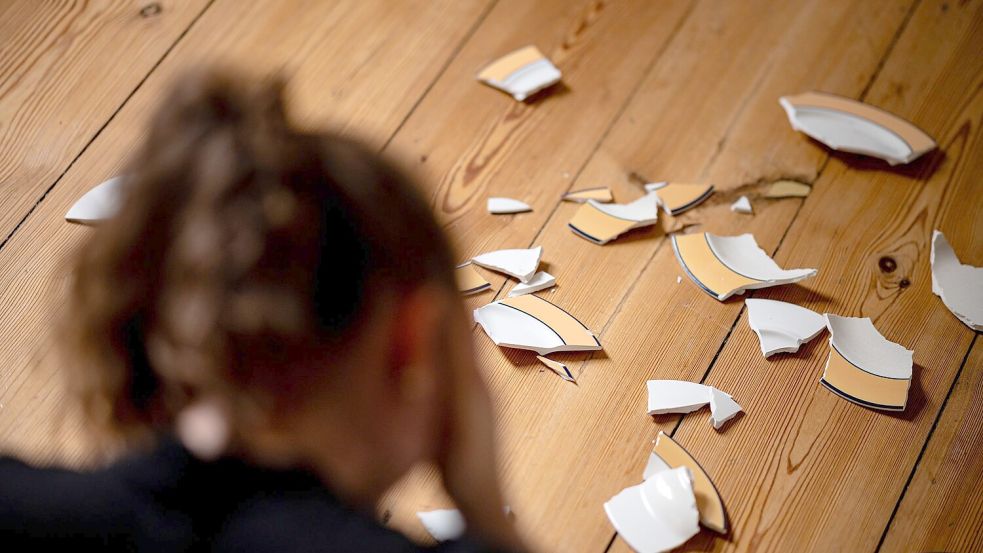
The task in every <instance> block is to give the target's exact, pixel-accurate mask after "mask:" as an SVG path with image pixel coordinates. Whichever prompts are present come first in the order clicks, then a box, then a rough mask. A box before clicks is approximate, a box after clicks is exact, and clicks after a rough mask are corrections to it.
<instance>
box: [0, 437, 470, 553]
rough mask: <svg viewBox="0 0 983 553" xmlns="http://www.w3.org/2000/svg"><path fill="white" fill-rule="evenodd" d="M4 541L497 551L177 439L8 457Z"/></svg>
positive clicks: (0, 501)
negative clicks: (83, 464)
mask: <svg viewBox="0 0 983 553" xmlns="http://www.w3.org/2000/svg"><path fill="white" fill-rule="evenodd" d="M0 544H2V545H0V548H2V549H3V550H4V551H19V550H22V549H27V548H28V547H30V548H31V549H33V550H38V548H39V546H40V547H41V548H42V549H44V550H47V549H48V548H49V547H52V548H53V547H65V548H66V549H65V550H68V549H67V547H72V548H76V547H78V546H95V547H97V548H99V549H103V550H105V549H113V550H125V551H277V552H291V551H337V552H349V551H372V552H374V551H378V552H390V551H393V552H395V551H399V552H404V551H433V552H438V551H439V552H442V553H451V552H454V553H464V552H477V551H487V549H484V548H482V547H481V546H480V545H478V544H476V543H474V542H471V541H469V540H467V539H462V540H459V541H453V542H446V543H443V544H441V545H439V546H437V547H435V548H420V547H418V546H416V545H414V544H413V543H412V542H410V541H409V540H408V539H407V538H406V537H404V536H403V535H402V534H400V533H398V532H395V531H393V530H390V529H388V528H386V527H384V526H382V525H380V524H379V523H377V522H376V521H375V520H373V518H372V517H370V516H368V515H366V514H363V513H361V512H357V511H354V510H352V509H349V508H348V507H346V506H345V505H343V504H342V503H341V502H340V501H339V500H338V499H337V498H336V497H335V496H334V495H333V494H332V493H331V492H330V491H329V490H328V489H327V488H326V487H325V486H323V485H322V483H321V482H320V481H319V480H318V479H317V478H316V477H315V476H313V475H312V474H310V473H308V472H303V471H274V470H268V469H263V468H259V467H256V466H251V465H249V464H246V463H244V462H242V461H239V460H235V459H223V460H219V461H215V462H207V463H206V462H202V461H199V460H197V459H196V458H195V457H193V456H192V455H190V454H189V453H188V451H187V450H185V449H184V448H183V447H181V446H180V445H178V444H176V443H174V442H172V441H165V442H163V443H162V445H160V446H159V447H158V448H157V449H156V450H155V451H154V452H152V453H150V454H147V455H142V456H135V457H132V458H128V459H124V460H123V461H120V462H118V463H116V464H114V465H112V466H110V467H108V468H106V469H103V470H99V471H93V472H73V471H68V470H61V469H40V468H33V467H30V466H28V465H26V464H24V463H22V462H20V461H17V460H14V459H10V458H0Z"/></svg>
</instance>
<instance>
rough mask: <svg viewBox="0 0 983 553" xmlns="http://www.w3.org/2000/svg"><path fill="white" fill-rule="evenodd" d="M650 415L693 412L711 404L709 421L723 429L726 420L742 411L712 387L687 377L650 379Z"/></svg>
mask: <svg viewBox="0 0 983 553" xmlns="http://www.w3.org/2000/svg"><path fill="white" fill-rule="evenodd" d="M646 385H647V386H648V395H649V398H648V414H649V415H664V414H666V413H684V414H685V413H692V412H693V411H696V410H697V409H700V408H702V407H703V406H704V405H707V404H709V405H710V423H711V424H713V427H714V428H715V429H717V430H720V429H721V428H722V427H723V426H724V423H726V422H727V421H729V420H730V419H732V418H734V416H735V415H737V414H738V413H740V412H741V406H740V405H738V404H737V402H736V401H734V398H732V397H730V395H729V394H726V393H724V392H722V391H720V390H718V389H716V388H714V387H713V386H707V385H705V384H698V383H696V382H688V381H686V380H649V381H648V382H647V383H646Z"/></svg>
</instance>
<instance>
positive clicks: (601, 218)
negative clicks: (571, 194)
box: [568, 192, 659, 244]
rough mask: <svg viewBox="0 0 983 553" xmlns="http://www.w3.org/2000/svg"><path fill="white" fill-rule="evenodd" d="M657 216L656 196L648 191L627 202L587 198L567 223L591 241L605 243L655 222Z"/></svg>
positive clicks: (579, 234)
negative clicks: (606, 202) (617, 202)
mask: <svg viewBox="0 0 983 553" xmlns="http://www.w3.org/2000/svg"><path fill="white" fill-rule="evenodd" d="M658 218H659V207H658V196H656V195H655V194H654V193H652V192H649V193H648V194H646V195H645V196H642V197H641V198H639V199H637V200H635V201H633V202H631V203H627V204H614V203H612V204H602V203H599V202H596V201H594V200H587V202H586V203H585V204H583V205H582V206H580V208H579V209H578V210H577V212H576V213H574V215H573V218H572V219H570V222H569V223H568V226H569V227H570V229H571V230H572V231H573V232H574V233H576V234H577V235H578V236H580V237H582V238H585V239H587V240H590V241H591V242H594V243H595V244H607V243H608V242H610V241H611V240H614V239H615V238H617V237H618V236H621V235H622V234H624V233H626V232H628V231H629V230H631V229H635V228H641V227H646V226H650V225H653V224H655V222H656V221H657V220H658Z"/></svg>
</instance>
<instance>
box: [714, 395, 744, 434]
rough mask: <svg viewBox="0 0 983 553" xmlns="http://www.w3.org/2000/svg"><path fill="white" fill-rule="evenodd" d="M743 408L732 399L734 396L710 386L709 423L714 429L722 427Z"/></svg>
mask: <svg viewBox="0 0 983 553" xmlns="http://www.w3.org/2000/svg"><path fill="white" fill-rule="evenodd" d="M742 410H743V409H741V406H740V405H738V404H737V402H736V401H734V398H732V397H730V396H729V395H727V394H725V393H723V392H721V391H720V390H718V389H716V388H714V387H710V424H712V425H713V428H714V429H715V430H720V429H721V428H723V426H724V424H726V423H727V421H729V420H730V419H732V418H734V416H735V415H737V414H738V413H740V412H741V411H742Z"/></svg>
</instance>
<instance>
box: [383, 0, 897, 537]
mask: <svg viewBox="0 0 983 553" xmlns="http://www.w3.org/2000/svg"><path fill="white" fill-rule="evenodd" d="M769 6H773V4H770V3H764V2H761V3H757V4H755V3H740V4H729V5H728V6H727V7H726V9H723V10H722V9H721V6H720V5H719V3H712V2H707V3H705V4H700V5H698V6H697V7H696V8H695V9H694V11H693V12H692V13H691V14H690V16H689V18H688V20H687V21H686V23H685V24H684V25H683V27H682V28H681V29H680V30H679V31H678V32H677V33H676V35H675V37H674V39H673V43H672V44H670V45H669V46H668V47H667V49H666V51H665V53H664V54H663V55H662V56H661V58H660V59H659V60H658V61H657V62H656V65H655V67H654V68H653V69H652V71H651V72H650V75H649V76H648V77H647V78H646V80H645V81H644V82H643V83H642V85H641V87H640V88H639V91H638V94H637V96H636V98H635V99H634V100H633V101H632V103H631V105H630V106H629V107H628V108H627V110H626V111H625V113H624V114H623V115H622V116H621V117H620V118H619V121H618V122H617V123H616V125H615V127H614V128H612V130H611V131H610V132H609V133H608V136H607V139H606V140H604V143H603V144H602V145H601V146H600V148H599V149H598V150H597V151H596V152H595V154H594V155H592V157H591V159H590V161H589V162H588V164H587V166H586V168H585V169H584V171H583V172H582V173H581V174H580V175H579V176H578V177H577V178H576V182H574V183H571V185H570V186H571V187H573V188H584V187H588V186H597V185H610V186H613V187H614V188H615V194H616V196H617V197H618V198H620V199H622V200H628V199H632V198H634V197H637V196H638V195H640V192H639V191H640V187H639V185H638V184H637V183H634V182H632V181H631V179H630V178H629V175H631V174H632V173H642V174H645V175H646V176H648V178H651V179H659V178H669V179H676V180H683V181H686V180H696V179H700V178H701V177H702V178H710V179H712V181H713V182H714V183H716V184H717V185H718V186H719V187H720V188H721V190H722V191H721V193H720V194H719V196H718V198H717V199H715V200H714V201H713V205H712V206H707V207H701V208H700V209H698V210H697V213H696V215H694V216H698V217H699V218H701V219H702V220H703V221H704V222H705V223H706V224H707V225H710V230H717V231H729V232H731V233H733V232H740V231H742V230H750V231H754V232H756V233H759V232H763V233H764V234H763V237H764V242H763V243H764V244H765V247H767V248H770V249H773V248H774V247H775V245H776V244H777V242H778V239H779V238H780V237H781V235H782V233H783V232H784V230H785V229H786V228H787V225H788V224H789V222H790V221H791V217H792V216H793V214H794V213H795V211H796V209H797V208H798V206H799V204H800V202H799V201H798V200H785V201H780V202H771V203H765V202H758V199H759V195H760V192H761V190H762V189H763V188H764V185H763V183H766V182H767V181H769V180H775V179H780V178H787V177H793V178H798V179H802V180H807V181H808V180H811V179H813V178H815V176H816V175H817V174H818V170H819V167H820V166H821V165H822V163H823V161H824V159H825V153H824V151H823V150H822V149H821V148H817V147H816V146H815V145H814V144H811V143H810V142H809V141H807V140H803V139H802V137H801V136H799V135H796V134H795V133H794V132H792V131H791V130H790V129H789V128H788V124H787V122H786V120H785V118H784V115H783V113H782V111H781V109H780V107H778V105H777V98H778V96H780V95H781V94H783V93H789V92H791V91H797V90H806V89H810V88H820V89H824V90H829V91H834V92H840V93H843V94H847V95H853V96H858V95H860V94H861V93H862V92H863V90H864V89H865V88H866V86H867V85H868V84H869V82H870V81H871V79H872V77H873V74H874V72H875V71H876V69H877V67H878V66H879V63H880V61H881V59H882V58H883V56H884V55H885V54H886V53H887V50H888V48H889V46H890V44H891V43H892V41H893V38H894V36H895V34H896V31H897V29H898V28H899V27H900V26H901V24H902V22H903V21H904V19H905V17H906V15H907V13H908V11H909V7H910V3H909V2H898V3H896V4H893V5H892V6H891V7H890V9H884V6H878V7H876V8H874V7H872V8H870V9H869V10H866V11H860V12H858V11H857V10H856V7H855V5H854V3H847V2H842V3H828V2H823V3H819V2H815V3H799V4H797V5H789V6H788V7H787V8H786V9H772V10H769V9H768V8H769ZM763 13H766V14H770V16H769V17H762V14H763ZM750 21H754V22H755V24H754V25H751V24H749V23H747V22H750ZM742 22H744V24H742ZM790 22H791V24H790ZM476 36H477V35H476ZM710 36H712V37H714V40H709V39H708V38H707V37H710ZM844 37H846V38H844ZM851 39H853V40H851ZM831 42H833V43H834V46H833V50H832V51H831V50H830V48H831V46H830V43H831ZM872 45H873V46H872ZM735 52H737V53H740V55H737V56H736V60H735V59H734V58H735V56H731V55H730V54H732V53H735ZM762 58H764V59H765V60H767V61H766V63H761V60H762ZM830 58H838V59H845V60H849V62H844V63H838V64H832V63H830V61H829V59H830ZM715 59H716V60H720V61H719V63H717V64H713V63H710V62H709V61H706V60H715ZM810 67H811V68H812V69H810ZM816 67H820V68H822V69H819V70H817V69H816ZM682 76H685V78H683V77H682ZM571 88H574V89H577V88H575V87H573V86H571ZM552 100H553V99H552V98H547V99H545V100H543V102H544V103H547V102H549V101H552ZM561 100H562V101H566V98H565V97H561V99H559V100H557V101H561ZM417 115H419V113H418V114H417ZM758 150H760V151H761V152H762V154H761V155H754V154H751V153H749V152H756V151H758ZM558 157H560V156H558ZM427 163H430V161H428V162H427ZM518 163H523V165H522V166H521V167H526V163H527V162H526V161H525V160H524V159H520V160H519V162H518ZM458 164H461V165H463V162H458ZM441 167H447V164H446V163H445V165H443V166H441ZM444 170H445V171H450V169H444ZM530 170H531V171H538V169H536V168H533V169H530ZM448 174H450V173H436V174H433V176H432V178H433V179H441V178H443V179H447V178H449V177H448V176H447V175H448ZM533 174H534V175H538V174H539V173H538V172H537V173H533ZM549 176H550V175H549V174H547V175H546V177H547V178H546V179H543V178H537V179H533V180H532V184H530V182H529V180H528V179H522V178H509V179H505V178H498V177H497V176H495V179H494V180H493V181H492V184H490V185H488V192H487V194H489V195H491V194H503V195H506V196H511V197H516V198H519V199H522V200H524V201H530V202H531V203H533V205H534V207H536V208H537V210H538V209H539V204H537V203H536V202H541V201H542V200H541V199H540V198H541V195H542V193H543V192H542V191H541V190H540V187H541V186H549V190H550V193H551V194H552V197H551V198H550V202H548V203H547V208H548V209H550V210H551V211H552V210H553V209H554V208H555V209H556V211H555V213H553V216H552V217H550V220H549V221H548V222H547V224H546V226H545V230H543V231H542V232H541V233H536V234H529V231H528V230H527V225H528V226H533V227H535V226H536V225H534V224H532V223H534V222H535V221H534V219H535V217H536V216H537V213H538V211H534V212H533V213H532V214H522V215H517V216H515V217H509V218H495V217H491V216H489V215H487V214H485V213H483V206H482V205H481V204H480V203H478V205H475V206H472V208H471V211H470V214H469V216H468V217H467V218H461V222H460V223H459V224H457V220H455V221H454V223H456V224H457V226H455V225H454V224H452V225H451V228H452V230H453V231H454V233H455V236H456V237H457V238H458V240H459V241H461V242H464V243H465V244H466V245H467V246H466V247H465V251H466V252H467V253H476V252H478V251H482V250H484V249H489V248H492V247H507V246H508V247H519V246H523V247H525V246H529V245H531V244H533V243H536V244H542V245H543V246H544V248H545V254H544V259H545V261H546V262H547V263H548V264H549V265H548V268H549V270H550V272H551V273H553V274H554V275H556V276H557V278H558V282H559V285H558V287H557V288H556V289H554V290H551V291H549V292H546V293H544V294H543V295H544V296H545V297H548V298H550V299H551V300H552V301H555V302H557V303H558V304H559V305H561V306H562V307H564V308H565V309H568V310H570V311H571V312H573V313H574V314H576V315H578V316H579V317H581V318H582V320H584V322H585V323H587V324H588V326H590V327H591V328H593V329H595V330H598V331H601V340H602V343H604V344H605V354H604V355H602V356H599V357H598V358H594V359H591V360H590V361H589V362H587V363H583V361H584V359H585V357H586V356H584V355H576V354H573V355H568V356H566V357H565V359H566V360H568V361H571V362H572V363H574V364H573V365H572V366H573V367H575V370H576V371H577V372H579V375H578V378H579V383H578V386H572V385H570V384H567V383H565V382H562V381H561V380H559V379H557V378H556V377H555V376H554V375H553V374H552V373H544V372H541V371H540V366H539V365H538V363H537V362H536V361H535V358H534V356H533V355H531V354H528V352H517V351H508V350H500V349H498V348H496V347H495V346H494V345H492V344H491V343H490V342H489V341H488V340H487V338H486V337H485V336H484V335H483V334H482V333H481V331H480V330H479V331H478V332H477V333H476V339H477V340H478V346H479V355H480V356H481V358H482V360H483V362H485V363H486V364H487V365H488V375H489V379H490V382H491V384H492V387H493V391H494V393H495V395H496V398H497V399H498V400H499V405H500V409H501V411H502V413H501V416H502V421H501V427H502V433H503V437H504V444H503V445H504V452H503V457H504V459H503V461H504V462H503V465H504V466H503V469H504V471H505V473H506V475H507V481H508V484H509V486H510V492H511V495H510V502H511V506H512V508H513V510H514V511H515V513H516V520H517V522H518V523H519V524H520V526H523V527H528V528H531V529H534V534H535V535H536V536H537V539H542V540H543V543H544V544H548V545H550V546H552V548H555V549H560V550H563V549H565V548H568V549H575V550H595V551H597V550H600V549H603V548H604V546H605V545H606V544H607V543H608V541H609V539H610V535H611V528H610V525H609V524H608V522H607V520H606V519H605V517H604V513H603V510H602V509H601V504H602V503H603V502H604V501H605V500H606V499H608V498H609V497H610V496H611V495H613V494H614V493H616V492H617V491H618V490H619V489H620V488H621V487H623V486H625V485H628V484H629V483H631V482H634V481H637V480H638V478H639V476H638V475H639V474H640V473H641V467H642V466H643V465H644V461H645V456H644V455H645V454H644V452H645V450H646V447H647V444H648V443H649V439H650V438H651V437H654V432H652V434H651V436H649V438H645V437H642V436H646V435H649V433H650V431H651V430H652V425H651V424H647V417H645V416H644V400H643V394H644V381H645V380H646V378H653V377H655V376H656V375H657V374H660V373H661V374H663V375H664V376H665V377H674V378H695V379H697V380H698V379H699V378H700V377H701V376H702V375H703V373H704V371H705V369H706V367H707V364H708V363H709V361H710V358H711V357H712V355H713V353H714V352H715V351H716V350H717V348H718V346H719V344H720V342H721V340H722V339H723V337H724V335H725V334H726V331H727V329H728V328H729V327H730V325H731V323H732V321H733V320H734V317H735V316H736V314H737V312H738V309H739V305H737V304H734V303H731V304H727V305H721V306H714V307H716V308H717V309H719V314H720V318H719V322H715V321H712V320H709V319H710V315H708V316H707V318H706V319H703V320H699V321H696V322H694V323H690V324H687V323H686V322H683V321H682V317H683V316H684V314H689V313H692V312H693V310H692V308H691V305H692V304H694V303H695V302H699V301H702V300H703V297H702V292H698V291H696V290H695V289H692V288H688V287H683V286H681V285H677V284H676V281H675V278H676V276H677V274H679V273H678V270H677V265H676V263H675V260H674V259H673V258H672V252H671V250H666V249H662V250H660V249H659V246H661V245H664V241H663V237H662V234H661V232H660V231H658V230H656V231H651V232H640V233H636V234H634V235H633V236H628V237H625V238H623V239H621V240H619V241H617V242H616V243H613V244H611V245H608V246H604V247H598V246H595V245H593V244H590V243H588V242H586V241H584V240H582V239H580V238H578V237H576V236H575V235H573V234H572V233H571V232H570V230H569V229H568V228H567V227H566V223H567V221H568V220H569V218H570V216H571V215H572V213H573V212H574V210H575V209H576V206H573V205H569V204H563V205H559V206H557V203H556V197H557V196H558V195H559V194H558V193H557V192H556V188H555V186H550V181H549V180H548V178H549ZM554 178H555V177H554ZM759 181H760V182H761V184H756V183H759ZM735 190H740V191H741V192H743V193H748V194H749V195H751V196H752V197H753V198H755V201H756V207H757V208H758V209H759V214H758V215H757V216H755V217H754V218H748V217H747V216H740V215H735V214H732V213H731V212H730V211H729V210H728V208H727V206H728V204H729V203H730V201H731V200H732V199H733V198H735V197H736V194H735V193H734V191H735ZM442 201H444V200H443V198H437V201H436V202H435V205H437V206H438V207H441V206H442V203H441V202H442ZM684 219H692V217H689V218H684ZM530 221H532V223H531V222H530ZM485 229H492V230H493V231H494V232H496V233H502V234H504V233H507V234H505V236H506V237H507V239H506V240H501V239H495V238H494V236H491V237H490V236H489V234H490V232H489V231H488V230H485ZM499 229H503V230H499ZM479 230H481V231H483V232H478V231H479ZM766 231H770V232H766ZM656 252H659V256H658V257H657V258H656V259H654V260H653V259H652V258H653V256H654V255H656ZM650 260H651V261H650ZM646 266H650V267H652V270H651V271H649V272H648V273H646V274H644V275H643V274H642V271H643V270H645V268H646ZM642 281H645V282H644V283H642ZM636 282H637V283H639V284H633V283H636ZM633 286H639V287H640V286H646V287H648V288H647V292H646V293H643V294H633V295H632V297H634V298H637V301H636V303H635V304H634V305H632V306H631V307H630V308H629V307H626V306H624V305H623V304H622V298H623V297H624V296H625V294H626V292H627V291H630V290H631V289H632V288H633ZM686 286H689V285H688V283H687V285H686ZM486 296H490V294H486ZM489 299H490V297H479V298H478V299H476V300H474V304H475V305H478V304H480V303H482V302H486V301H488V300H489ZM707 311H709V310H707ZM619 313H621V320H624V321H627V324H629V325H630V326H631V328H630V329H628V328H621V329H619V330H618V331H616V332H615V331H609V330H608V328H607V327H608V325H609V321H611V320H613V319H614V318H615V317H616V316H617V315H618V314H619ZM683 325H686V326H687V328H686V330H685V332H670V331H668V330H667V329H675V328H677V327H679V326H683ZM558 358H560V356H558ZM558 467H562V470H557V468H558ZM427 476H429V477H430V478H432V475H425V476H424V477H423V479H426V477H427ZM414 490H416V491H415V492H414V493H410V492H403V493H402V494H401V495H400V497H399V498H398V499H396V500H394V501H393V502H392V503H389V504H386V505H385V509H387V510H388V511H389V512H390V513H391V515H392V518H393V520H394V521H395V522H396V524H397V525H398V526H401V527H403V528H409V529H414V528H415V529H419V525H418V523H416V521H415V517H413V512H414V511H416V510H419V509H427V508H434V507H439V506H445V504H444V503H443V501H446V500H444V499H443V498H441V497H440V495H439V492H437V491H436V490H434V488H433V487H423V486H420V485H419V484H417V487H415V488H414ZM526 525H527V526H526Z"/></svg>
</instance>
